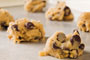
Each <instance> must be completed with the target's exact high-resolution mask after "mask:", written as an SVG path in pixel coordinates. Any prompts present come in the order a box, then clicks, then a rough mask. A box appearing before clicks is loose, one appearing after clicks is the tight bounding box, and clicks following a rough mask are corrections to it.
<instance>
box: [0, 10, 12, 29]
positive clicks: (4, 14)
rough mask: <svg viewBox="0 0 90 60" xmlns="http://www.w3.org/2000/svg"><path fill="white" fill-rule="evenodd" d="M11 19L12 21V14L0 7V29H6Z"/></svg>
mask: <svg viewBox="0 0 90 60" xmlns="http://www.w3.org/2000/svg"><path fill="white" fill-rule="evenodd" d="M12 21H14V18H13V16H11V14H10V13H9V12H8V11H7V10H4V9H2V8H0V30H6V29H7V27H8V25H9V23H10V22H12Z"/></svg>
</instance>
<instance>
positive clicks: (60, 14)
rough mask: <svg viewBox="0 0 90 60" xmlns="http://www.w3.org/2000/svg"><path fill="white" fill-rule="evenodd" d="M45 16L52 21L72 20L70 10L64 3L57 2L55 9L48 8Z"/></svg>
mask: <svg viewBox="0 0 90 60" xmlns="http://www.w3.org/2000/svg"><path fill="white" fill-rule="evenodd" d="M45 16H46V18H47V19H49V20H52V21H55V20H56V21H62V20H64V21H71V20H73V18H74V17H73V14H72V12H71V9H70V8H69V7H68V6H66V4H65V2H58V3H57V5H56V7H55V8H49V9H48V10H47V11H46V13H45Z"/></svg>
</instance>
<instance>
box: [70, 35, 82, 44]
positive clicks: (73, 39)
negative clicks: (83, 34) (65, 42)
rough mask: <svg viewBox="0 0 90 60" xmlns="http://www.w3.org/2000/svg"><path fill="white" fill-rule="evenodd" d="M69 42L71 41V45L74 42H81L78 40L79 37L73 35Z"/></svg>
mask: <svg viewBox="0 0 90 60" xmlns="http://www.w3.org/2000/svg"><path fill="white" fill-rule="evenodd" d="M70 41H71V43H72V45H73V43H74V41H77V42H79V43H80V42H81V38H80V36H79V35H73V36H72V38H71V40H70Z"/></svg>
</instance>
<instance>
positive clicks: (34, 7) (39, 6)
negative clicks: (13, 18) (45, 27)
mask: <svg viewBox="0 0 90 60" xmlns="http://www.w3.org/2000/svg"><path fill="white" fill-rule="evenodd" d="M45 6H46V0H26V3H25V5H24V8H25V10H26V11H28V12H42V11H43V9H44V7H45Z"/></svg>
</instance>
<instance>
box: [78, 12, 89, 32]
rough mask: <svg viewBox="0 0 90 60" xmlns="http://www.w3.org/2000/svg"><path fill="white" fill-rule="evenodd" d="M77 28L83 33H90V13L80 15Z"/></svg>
mask: <svg viewBox="0 0 90 60" xmlns="http://www.w3.org/2000/svg"><path fill="white" fill-rule="evenodd" d="M77 26H78V28H79V29H80V30H81V31H83V32H90V12H83V13H82V14H81V15H80V17H79V19H78V23H77Z"/></svg>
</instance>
